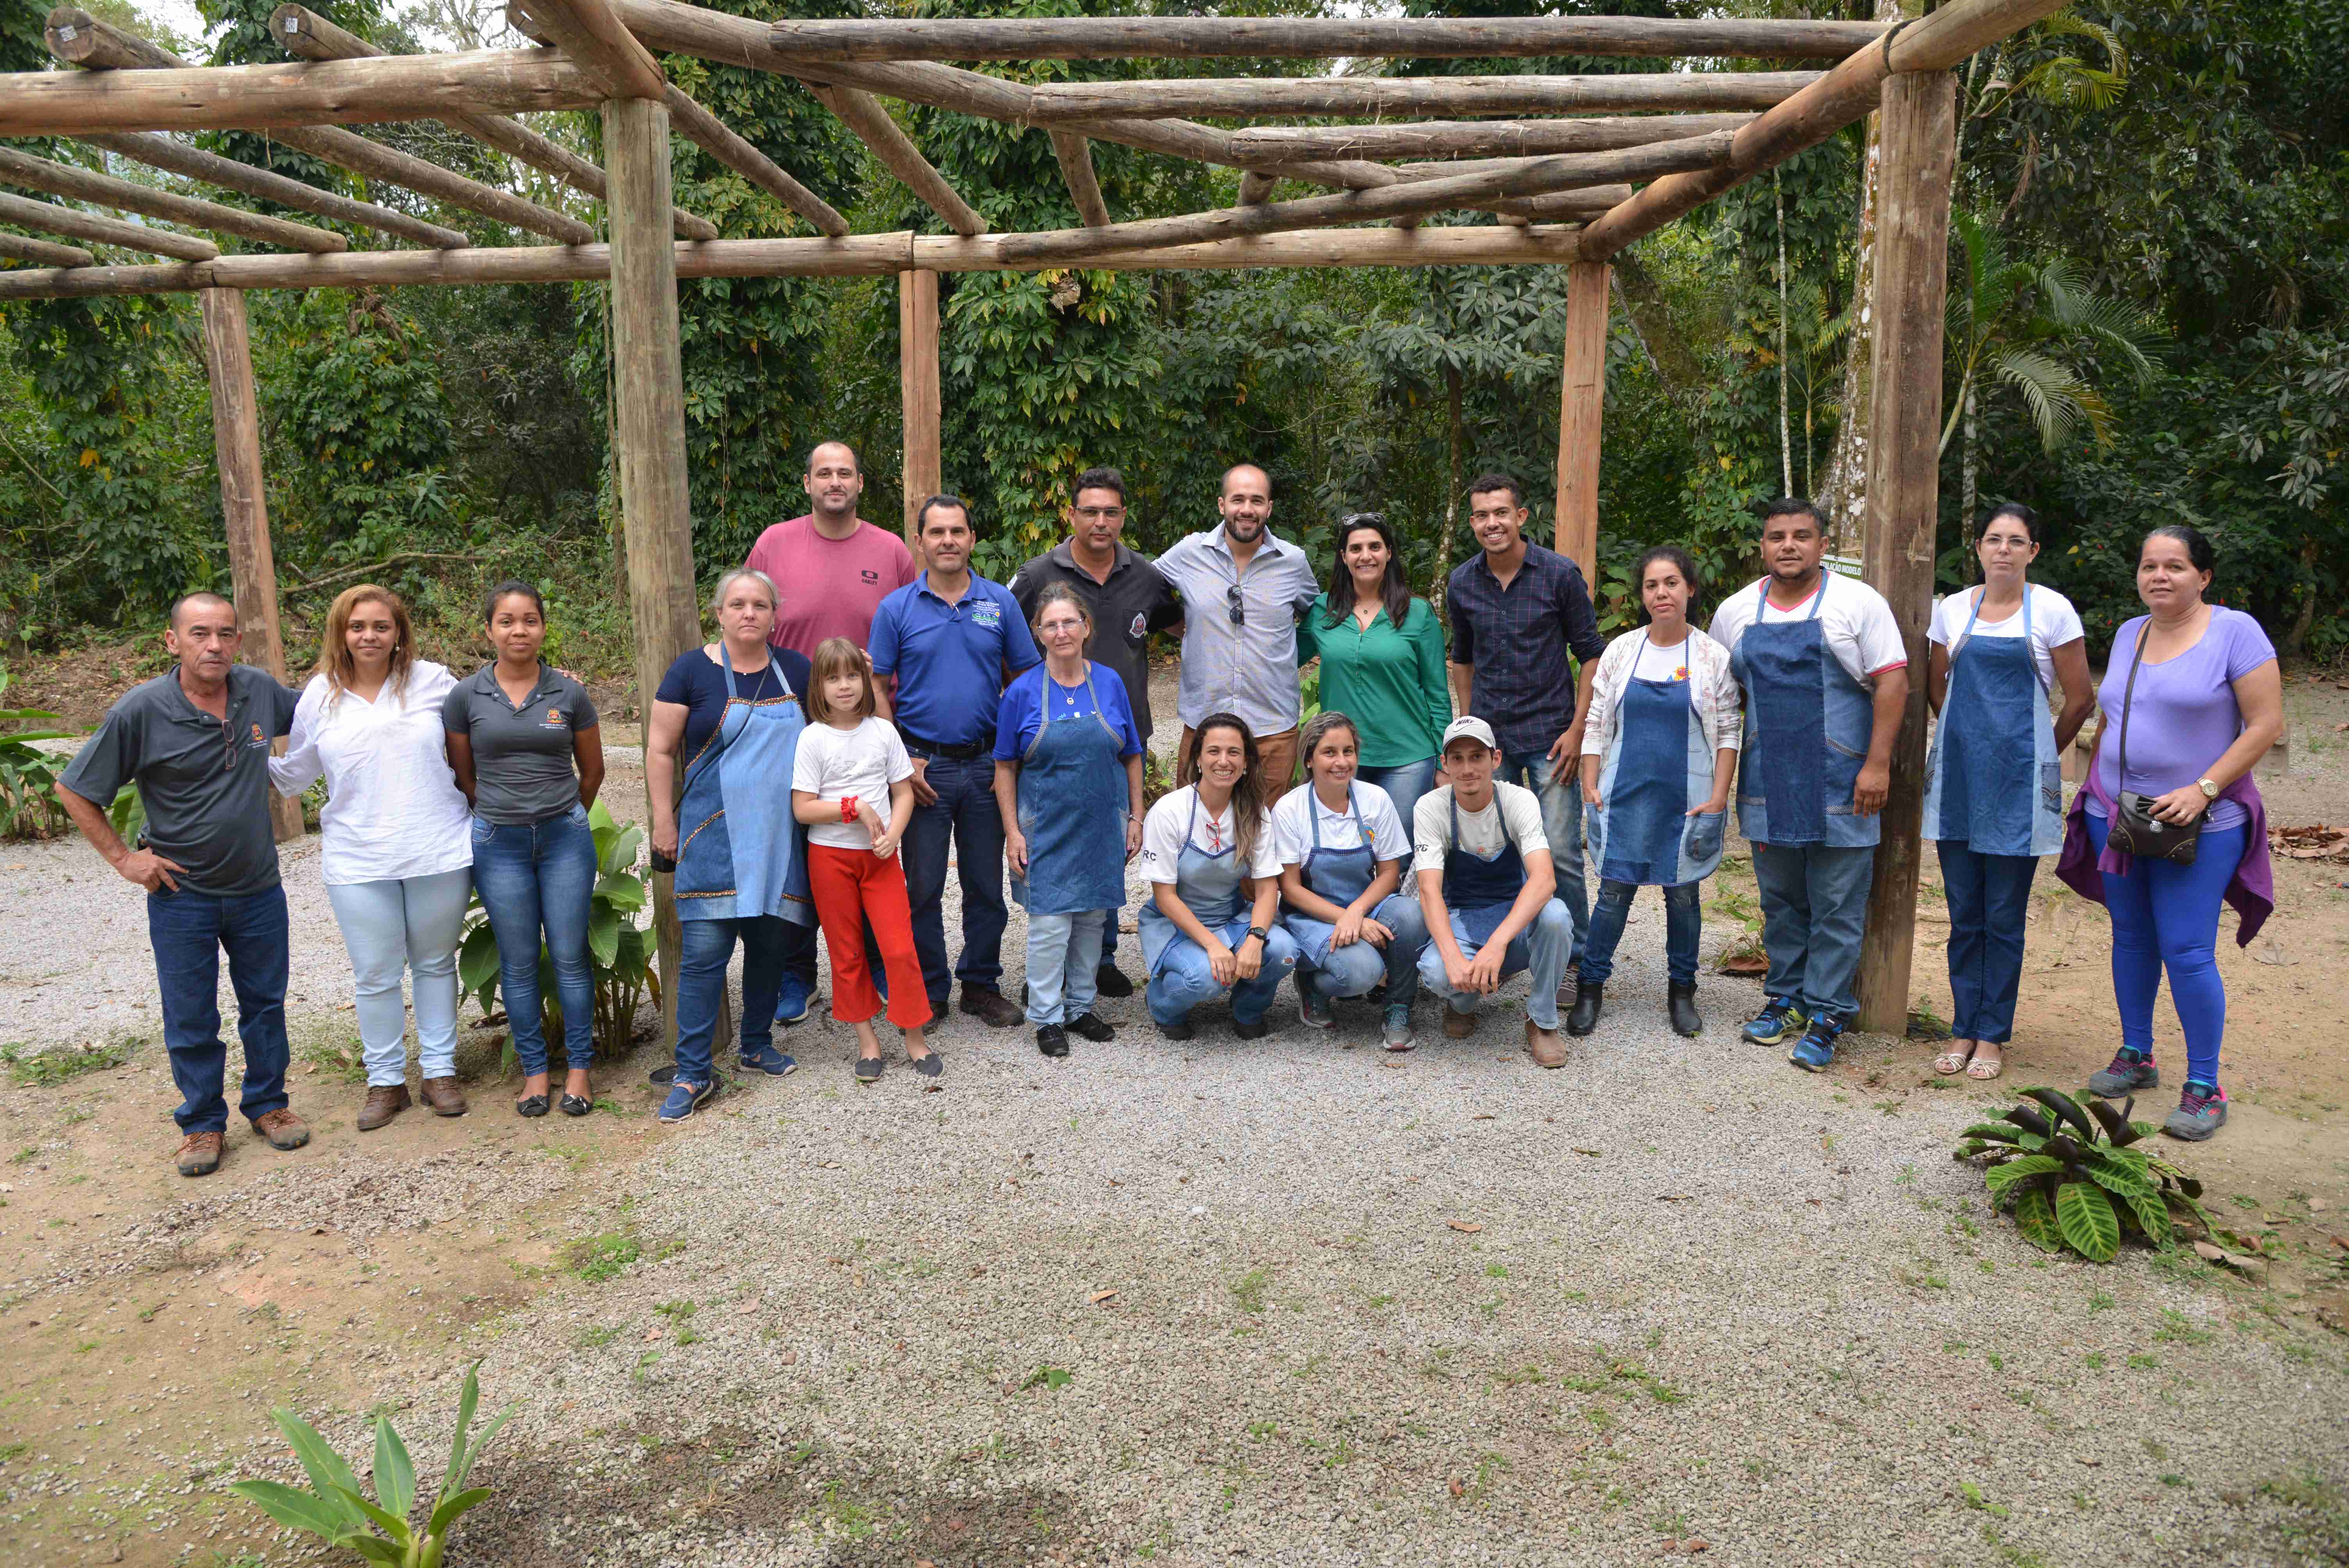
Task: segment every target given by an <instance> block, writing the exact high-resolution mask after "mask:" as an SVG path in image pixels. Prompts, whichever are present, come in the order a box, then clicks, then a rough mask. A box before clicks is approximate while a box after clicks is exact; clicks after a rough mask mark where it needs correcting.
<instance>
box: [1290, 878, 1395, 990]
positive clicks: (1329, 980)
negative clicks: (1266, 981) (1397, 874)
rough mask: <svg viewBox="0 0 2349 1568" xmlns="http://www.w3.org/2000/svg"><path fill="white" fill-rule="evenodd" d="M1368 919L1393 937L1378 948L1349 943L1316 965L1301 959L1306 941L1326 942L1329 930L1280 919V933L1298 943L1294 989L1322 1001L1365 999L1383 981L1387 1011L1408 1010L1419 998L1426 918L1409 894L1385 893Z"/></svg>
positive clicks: (1302, 918) (1301, 918) (1294, 917)
mask: <svg viewBox="0 0 2349 1568" xmlns="http://www.w3.org/2000/svg"><path fill="white" fill-rule="evenodd" d="M1371 919H1372V920H1375V921H1377V922H1378V923H1380V924H1381V925H1383V926H1385V927H1386V928H1387V929H1388V930H1390V931H1392V932H1393V933H1394V939H1393V940H1392V942H1389V943H1388V944H1386V946H1385V947H1384V948H1383V949H1381V948H1379V947H1375V946H1373V945H1371V944H1370V943H1368V942H1354V943H1349V944H1347V945H1345V946H1343V947H1333V948H1331V949H1330V962H1329V963H1327V964H1322V965H1316V964H1314V962H1313V961H1312V960H1311V959H1309V958H1308V957H1307V956H1306V955H1305V942H1306V938H1308V937H1311V938H1312V939H1313V940H1314V941H1315V942H1316V943H1319V942H1322V941H1326V940H1327V939H1328V937H1329V934H1330V926H1329V925H1328V924H1327V923H1325V922H1322V921H1319V920H1315V919H1314V918H1312V917H1311V916H1310V915H1304V914H1285V915H1283V916H1281V918H1280V923H1281V928H1282V929H1283V930H1285V931H1287V932H1288V934H1289V935H1290V936H1291V937H1293V938H1295V939H1296V940H1297V989H1298V991H1299V994H1300V995H1301V994H1302V993H1303V992H1304V990H1305V988H1306V987H1307V986H1308V985H1310V986H1311V987H1312V988H1313V990H1314V992H1315V993H1316V994H1317V995H1322V996H1365V995H1369V994H1370V992H1371V988H1372V987H1373V986H1375V985H1378V984H1379V983H1380V982H1381V981H1384V982H1386V987H1387V1006H1390V1007H1408V1006H1411V1005H1412V1003H1413V1002H1414V1001H1416V1000H1417V999H1418V997H1419V954H1420V950H1421V949H1422V948H1423V947H1425V946H1426V945H1427V916H1426V915H1424V914H1423V913H1420V909H1419V899H1418V896H1417V895H1416V894H1413V893H1402V892H1395V893H1389V894H1388V895H1387V896H1386V897H1384V898H1382V899H1381V900H1379V902H1378V905H1377V907H1375V908H1374V909H1372V910H1371Z"/></svg>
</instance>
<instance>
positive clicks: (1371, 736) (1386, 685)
mask: <svg viewBox="0 0 2349 1568" xmlns="http://www.w3.org/2000/svg"><path fill="white" fill-rule="evenodd" d="M1315 655H1319V657H1320V660H1321V707H1322V709H1323V710H1324V711H1325V712H1327V711H1331V710H1334V711H1337V712H1340V713H1343V714H1344V715H1346V717H1349V718H1350V719H1352V720H1353V721H1354V724H1355V727H1356V729H1357V731H1358V732H1359V733H1360V735H1361V742H1362V749H1361V771H1360V772H1358V773H1357V774H1356V775H1355V777H1357V778H1359V779H1361V780H1362V781H1363V782H1364V783H1366V784H1375V785H1377V786H1378V787H1379V788H1380V789H1383V790H1385V791H1386V792H1387V794H1388V796H1389V797H1390V798H1391V799H1392V800H1393V801H1394V806H1395V811H1396V813H1397V814H1398V815H1400V816H1401V817H1402V820H1403V826H1404V829H1405V830H1406V831H1408V830H1409V829H1410V826H1411V820H1412V809H1413V807H1414V806H1415V805H1417V804H1418V802H1419V798H1420V797H1421V796H1422V795H1424V794H1426V793H1427V791H1428V790H1429V789H1433V788H1434V785H1435V765H1436V758H1437V755H1438V753H1440V752H1441V751H1442V750H1443V740H1444V726H1445V725H1447V724H1450V723H1451V722H1452V693H1451V689H1450V688H1449V687H1448V686H1446V685H1445V684H1444V627H1443V625H1442V624H1440V623H1439V622H1437V620H1436V618H1435V607H1434V606H1433V605H1432V604H1430V603H1428V602H1427V601H1426V600H1424V599H1414V598H1413V597H1412V593H1411V579H1410V578H1408V577H1406V576H1405V575H1404V574H1403V569H1402V551H1401V550H1399V549H1398V548H1397V547H1396V545H1395V536H1394V530H1392V529H1391V528H1389V527H1388V526H1387V520H1386V519H1385V518H1383V517H1381V516H1380V515H1379V514H1378V513H1377V512H1374V511H1358V512H1355V513H1354V514H1352V515H1351V516H1350V517H1348V518H1347V519H1346V520H1345V521H1342V522H1340V524H1339V525H1338V562H1337V565H1336V567H1335V568H1334V569H1333V570H1332V571H1331V573H1330V590H1329V592H1328V593H1323V594H1321V595H1320V596H1319V598H1317V599H1315V600H1314V601H1313V607H1312V608H1311V609H1309V610H1308V611H1307V612H1306V613H1305V620H1304V622H1303V624H1300V625H1299V627H1298V629H1297V659H1298V663H1299V664H1300V665H1301V664H1303V663H1305V662H1306V661H1308V660H1309V659H1311V658H1313V657H1314V656H1315Z"/></svg>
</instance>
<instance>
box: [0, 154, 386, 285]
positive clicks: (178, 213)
mask: <svg viewBox="0 0 2349 1568" xmlns="http://www.w3.org/2000/svg"><path fill="white" fill-rule="evenodd" d="M0 181H5V182H6V183H8V184H10V185H16V186H20V187H23V188H24V189H26V190H30V191H47V192H48V193H49V194H50V195H52V196H69V197H72V198H73V199H74V200H75V201H88V202H91V203H93V204H94V205H97V206H100V207H113V208H118V209H119V210H120V211H125V212H137V213H140V214H141V215H142V216H145V217H149V218H160V219H163V220H165V221H166V222H173V223H187V224H191V225H192V226H194V227H196V228H200V229H212V230H214V231H217V232H221V233H223V234H241V235H243V237H244V238H246V239H248V240H258V241H260V242H262V243H264V244H266V245H283V246H285V248H287V249H288V250H295V251H308V252H310V253H313V254H323V253H327V252H332V251H347V250H349V249H350V248H351V242H349V241H348V240H346V239H344V238H343V237H342V236H341V235H340V234H334V233H329V232H326V230H324V229H314V228H312V227H311V226H310V225H309V224H307V223H289V222H286V221H285V219H283V218H264V217H263V216H262V215H261V214H260V213H258V212H247V211H244V210H243V208H240V207H223V206H222V205H221V204H220V203H219V202H217V201H201V200H199V199H197V198H195V197H192V196H174V195H172V194H171V192H170V191H158V190H156V189H155V188H154V187H153V186H151V185H134V184H132V183H131V182H130V181H128V180H117V179H115V178H114V177H113V176H112V175H109V174H96V173H92V172H91V171H90V170H87V169H77V168H75V167H74V166H73V165H72V164H70V163H55V162H52V161H50V160H48V159H46V158H33V157H29V156H27V155H26V154H25V153H22V152H18V151H16V150H13V149H11V148H5V147H0ZM165 254H166V255H169V254H171V253H170V252H168V251H167V252H165ZM194 259H198V260H201V259H202V258H194Z"/></svg>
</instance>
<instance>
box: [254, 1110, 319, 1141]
mask: <svg viewBox="0 0 2349 1568" xmlns="http://www.w3.org/2000/svg"><path fill="white" fill-rule="evenodd" d="M253 1130H254V1131H255V1132H257V1133H259V1134H260V1135H261V1136H262V1137H264V1138H265V1139H267V1140H269V1147H270V1148H272V1149H299V1148H301V1147H302V1145H304V1144H305V1143H307V1142H309V1141H310V1126H309V1123H307V1122H305V1121H304V1120H303V1119H301V1118H300V1117H298V1116H296V1115H295V1114H294V1113H293V1112H292V1111H290V1110H287V1109H285V1108H284V1107H282V1106H281V1107H279V1108H278V1109H275V1110H264V1111H263V1112H262V1113H261V1114H260V1115H259V1116H256V1117H254V1119H253Z"/></svg>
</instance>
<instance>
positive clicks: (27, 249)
mask: <svg viewBox="0 0 2349 1568" xmlns="http://www.w3.org/2000/svg"><path fill="white" fill-rule="evenodd" d="M0 258H5V260H8V261H12V262H30V263H33V264H34V265H35V266H40V267H91V266H96V265H97V264H98V258H97V257H96V256H93V255H91V254H90V253H88V251H85V250H82V249H80V248H79V247H78V246H74V245H55V244H51V243H50V242H48V241H47V240H28V239H26V238H25V237H24V236H23V235H21V234H10V233H5V232H0ZM0 275H5V274H0Z"/></svg>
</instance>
